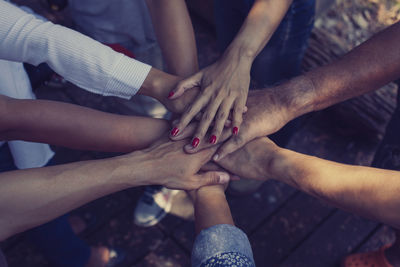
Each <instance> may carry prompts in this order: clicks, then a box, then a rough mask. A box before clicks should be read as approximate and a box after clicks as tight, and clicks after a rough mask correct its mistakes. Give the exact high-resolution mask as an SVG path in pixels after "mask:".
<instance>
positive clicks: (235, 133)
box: [232, 127, 239, 135]
mask: <svg viewBox="0 0 400 267" xmlns="http://www.w3.org/2000/svg"><path fill="white" fill-rule="evenodd" d="M232 133H233V134H234V135H237V134H238V133H239V128H238V127H233V129H232Z"/></svg>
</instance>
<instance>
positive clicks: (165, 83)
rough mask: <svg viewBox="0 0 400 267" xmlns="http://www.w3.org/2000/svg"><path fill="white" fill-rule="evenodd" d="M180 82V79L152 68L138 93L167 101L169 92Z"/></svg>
mask: <svg viewBox="0 0 400 267" xmlns="http://www.w3.org/2000/svg"><path fill="white" fill-rule="evenodd" d="M179 81H180V78H179V77H177V76H174V75H170V74H168V73H165V72H163V71H160V70H158V69H155V68H152V69H151V70H150V72H149V74H148V76H147V78H146V80H145V81H144V82H143V85H142V87H141V88H140V90H139V92H138V93H139V94H142V95H147V96H151V97H153V98H155V99H157V100H159V101H160V102H162V101H165V99H167V97H168V94H169V92H170V91H171V90H172V89H173V88H174V86H175V85H176V84H177V83H178V82H179Z"/></svg>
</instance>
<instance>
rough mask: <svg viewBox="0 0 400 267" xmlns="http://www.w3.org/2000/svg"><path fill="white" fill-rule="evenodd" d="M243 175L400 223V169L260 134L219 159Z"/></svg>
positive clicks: (347, 208) (361, 213) (377, 217)
mask: <svg viewBox="0 0 400 267" xmlns="http://www.w3.org/2000/svg"><path fill="white" fill-rule="evenodd" d="M219 164H221V166H222V167H224V168H225V169H227V170H228V171H230V172H232V173H235V174H237V175H239V176H241V177H246V178H251V179H261V180H268V179H277V180H279V181H282V182H284V183H287V184H289V185H291V186H293V187H295V188H297V189H299V190H302V191H304V192H306V193H308V194H310V195H313V196H315V197H317V198H319V199H322V200H325V201H327V202H329V203H331V204H333V205H335V206H336V207H339V208H342V209H345V210H347V211H350V212H353V213H356V214H358V215H361V216H365V217H368V218H371V219H374V220H377V221H380V222H384V223H387V224H389V225H392V226H394V227H396V228H399V227H400V197H399V196H400V172H398V171H391V170H383V169H377V168H370V167H362V166H351V165H346V164H340V163H336V162H332V161H328V160H323V159H319V158H316V157H312V156H307V155H303V154H300V153H297V152H294V151H290V150H287V149H282V148H279V147H277V146H276V145H275V144H273V143H272V142H271V141H270V140H269V139H268V138H258V139H256V140H254V141H252V142H250V143H248V144H247V145H246V146H244V147H243V148H242V149H240V150H238V151H237V152H235V153H232V154H230V155H229V156H227V157H226V158H224V159H223V160H221V161H220V162H219Z"/></svg>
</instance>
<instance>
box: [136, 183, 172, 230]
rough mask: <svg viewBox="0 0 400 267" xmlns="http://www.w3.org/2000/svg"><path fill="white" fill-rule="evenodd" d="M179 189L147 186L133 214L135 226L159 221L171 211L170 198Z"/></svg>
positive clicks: (146, 225)
mask: <svg viewBox="0 0 400 267" xmlns="http://www.w3.org/2000/svg"><path fill="white" fill-rule="evenodd" d="M178 192H179V190H171V189H168V188H165V187H159V186H147V187H146V188H145V191H144V194H143V195H142V196H141V197H140V199H139V202H138V203H137V205H136V208H135V212H134V214H133V221H134V223H135V224H136V225H137V226H142V227H150V226H153V225H156V224H157V223H158V222H160V221H161V220H162V219H163V218H164V217H165V215H167V213H168V212H170V211H171V207H172V199H173V196H174V195H176V194H177V193H178Z"/></svg>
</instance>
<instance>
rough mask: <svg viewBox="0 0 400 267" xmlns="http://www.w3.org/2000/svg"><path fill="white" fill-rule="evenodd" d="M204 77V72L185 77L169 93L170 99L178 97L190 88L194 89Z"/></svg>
mask: <svg viewBox="0 0 400 267" xmlns="http://www.w3.org/2000/svg"><path fill="white" fill-rule="evenodd" d="M202 77H203V74H202V73H201V72H198V73H196V74H194V75H193V76H190V77H189V78H187V79H184V80H182V81H180V82H179V83H178V84H177V85H176V87H175V89H174V90H172V91H171V92H170V93H169V97H168V98H169V99H171V100H172V99H176V98H178V97H180V96H181V95H183V93H184V92H185V91H187V90H189V89H192V88H194V87H196V86H199V84H200V81H201V78H202Z"/></svg>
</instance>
